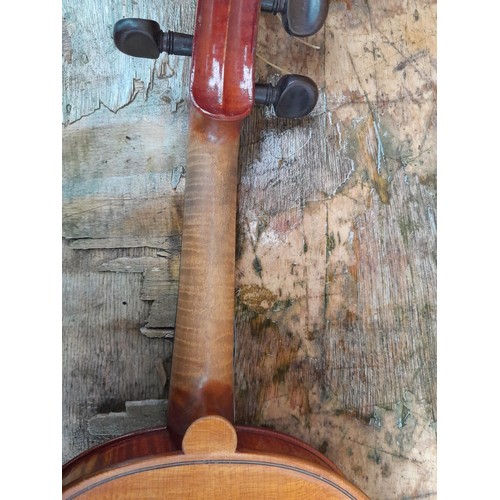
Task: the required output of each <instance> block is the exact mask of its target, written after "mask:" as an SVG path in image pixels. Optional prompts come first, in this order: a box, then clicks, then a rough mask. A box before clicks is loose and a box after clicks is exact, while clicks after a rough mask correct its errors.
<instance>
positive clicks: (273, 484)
mask: <svg viewBox="0 0 500 500" xmlns="http://www.w3.org/2000/svg"><path fill="white" fill-rule="evenodd" d="M240 438H242V439H241V440H242V441H243V444H244V446H243V449H242V446H240V444H239V441H240ZM127 450H129V453H127ZM125 457H126V458H125ZM124 458H125V459H124ZM311 458H312V459H311ZM63 485H64V488H63V498H64V499H67V500H71V499H75V498H88V499H90V498H99V499H105V500H111V499H114V498H148V499H156V498H165V496H168V497H173V498H190V499H200V500H201V499H214V500H215V499H225V498H234V499H237V498H241V499H243V498H245V499H247V498H255V499H258V498H267V499H283V500H285V499H286V500H288V499H290V500H292V499H297V500H299V499H300V500H306V499H314V498H318V497H321V498H331V499H352V500H355V499H359V500H362V499H366V498H367V497H366V496H365V495H364V494H363V493H362V492H361V491H359V490H358V488H356V487H354V486H353V485H351V484H349V482H348V481H346V480H345V478H344V477H343V476H342V474H339V472H338V471H337V469H336V468H335V466H333V464H331V466H330V463H329V461H328V460H327V459H325V458H324V457H322V456H321V455H320V454H319V453H318V452H316V451H314V450H313V449H311V448H310V447H308V446H307V445H304V444H303V443H301V442H299V441H297V440H295V439H293V438H290V437H288V436H283V435H279V434H278V433H276V432H273V431H268V430H264V429H251V428H250V429H246V428H240V427H238V428H236V429H235V428H234V427H233V425H232V424H231V423H230V422H229V421H228V420H226V419H224V418H222V417H219V416H209V417H203V418H200V419H199V420H196V421H195V422H194V423H193V424H192V425H191V426H190V427H189V428H188V430H187V432H186V434H185V436H184V439H183V441H182V451H181V450H178V451H175V450H173V449H171V441H170V439H169V434H168V432H167V430H166V429H156V430H149V431H144V432H138V433H136V434H134V435H129V436H124V437H122V438H119V439H115V440H112V441H111V442H109V443H107V444H104V445H101V446H99V447H96V448H95V449H93V450H91V451H89V452H86V453H84V454H82V455H80V456H79V457H78V458H77V459H75V460H72V461H71V462H70V463H68V464H67V465H66V466H65V467H64V469H63Z"/></svg>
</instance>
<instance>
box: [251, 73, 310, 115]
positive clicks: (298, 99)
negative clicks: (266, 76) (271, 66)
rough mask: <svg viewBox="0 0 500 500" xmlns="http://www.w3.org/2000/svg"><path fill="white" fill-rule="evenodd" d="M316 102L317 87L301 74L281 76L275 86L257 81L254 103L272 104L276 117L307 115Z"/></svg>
mask: <svg viewBox="0 0 500 500" xmlns="http://www.w3.org/2000/svg"><path fill="white" fill-rule="evenodd" d="M317 102H318V87H317V86H316V84H315V83H314V81H313V80H311V79H310V78H308V77H307V76H302V75H285V76H282V77H281V78H280V79H279V81H278V83H277V84H276V86H273V85H271V84H262V83H257V84H256V86H255V104H257V105H261V106H269V105H271V104H272V105H273V108H274V112H275V113H276V116H277V117H278V118H301V117H303V116H306V115H308V114H309V113H310V112H311V111H312V110H313V109H314V107H315V106H316V103H317Z"/></svg>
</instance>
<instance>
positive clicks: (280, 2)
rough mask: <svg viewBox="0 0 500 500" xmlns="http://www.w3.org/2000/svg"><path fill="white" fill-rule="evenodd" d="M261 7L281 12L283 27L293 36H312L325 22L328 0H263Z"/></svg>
mask: <svg viewBox="0 0 500 500" xmlns="http://www.w3.org/2000/svg"><path fill="white" fill-rule="evenodd" d="M261 9H262V11H264V12H271V13H273V14H277V13H280V14H281V18H282V21H283V27H284V28H285V30H286V32H287V33H288V34H289V35H292V36H298V37H304V36H311V35H314V33H316V32H318V31H319V30H320V29H321V27H322V26H323V24H324V23H325V20H326V16H327V14H328V0H262V3H261Z"/></svg>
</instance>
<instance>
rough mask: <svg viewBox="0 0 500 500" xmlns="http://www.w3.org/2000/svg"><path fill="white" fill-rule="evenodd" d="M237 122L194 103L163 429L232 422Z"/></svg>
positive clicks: (179, 433) (175, 432) (177, 431)
mask: <svg viewBox="0 0 500 500" xmlns="http://www.w3.org/2000/svg"><path fill="white" fill-rule="evenodd" d="M240 128H241V122H238V121H220V120H214V119H212V118H209V117H207V116H205V115H203V114H201V113H200V112H199V111H198V110H197V109H196V108H194V106H193V108H192V109H191V113H190V123H189V147H188V162H187V169H186V189H185V197H184V198H185V205H184V224H183V228H182V248H181V263H180V271H179V294H178V300H177V316H176V322H175V342H174V357H173V359H172V372H171V377H170V387H169V396H168V415H167V421H168V428H169V430H170V432H171V434H172V436H176V437H178V438H180V437H181V436H183V435H184V433H185V432H186V429H187V428H188V427H189V426H190V425H191V424H192V423H193V422H194V421H195V420H196V419H198V418H200V417H204V416H206V415H214V414H215V415H221V416H223V417H225V418H227V419H228V420H229V421H231V422H234V399H233V394H234V389H233V387H234V371H233V364H234V363H233V351H234V273H235V247H236V203H237V186H238V149H239V142H240Z"/></svg>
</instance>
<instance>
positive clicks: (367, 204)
mask: <svg viewBox="0 0 500 500" xmlns="http://www.w3.org/2000/svg"><path fill="white" fill-rule="evenodd" d="M63 15H64V21H63V28H64V31H63V40H64V44H63V48H64V54H63V64H64V71H63V85H64V95H63V114H64V122H65V127H64V130H63V155H64V157H63V167H64V200H63V217H64V218H63V231H64V238H65V240H64V273H63V280H64V316H63V321H64V324H63V326H64V337H63V342H64V345H63V347H64V356H63V361H64V394H65V400H64V407H63V412H64V413H63V422H64V439H63V444H64V460H67V459H69V458H71V457H73V456H74V455H76V454H77V453H79V452H81V451H83V450H84V449H86V448H88V447H89V446H91V445H93V444H96V443H98V442H102V441H103V440H106V439H108V438H107V437H106V436H96V435H93V434H92V433H91V432H89V429H88V420H89V419H90V418H91V417H93V416H95V415H96V414H98V413H107V412H109V411H121V410H123V408H124V403H125V401H128V400H140V399H151V398H153V399H161V398H164V397H165V394H166V392H165V386H166V385H167V384H168V379H167V375H166V373H167V372H168V370H169V366H168V363H169V358H170V347H169V341H168V340H164V339H163V337H164V336H165V335H172V333H173V327H174V321H175V304H176V299H177V296H176V294H177V285H178V269H179V261H178V258H179V253H180V246H179V242H180V236H181V227H182V212H183V208H182V206H183V192H184V182H185V180H184V169H185V165H186V151H187V133H186V131H187V124H188V115H187V108H186V107H185V104H184V102H185V99H186V98H187V93H186V92H187V91H188V87H187V81H188V80H187V77H188V67H187V66H186V65H185V64H184V62H183V60H182V59H181V58H178V57H167V56H162V58H161V59H160V60H159V61H158V62H157V63H156V64H155V65H154V66H152V63H149V62H147V61H140V60H131V58H126V57H125V56H123V58H122V57H121V55H120V54H117V53H116V52H115V49H114V48H113V46H112V39H111V34H110V32H109V30H110V29H111V28H112V25H113V23H114V21H115V20H116V18H120V17H128V16H136V17H149V18H153V19H157V20H158V21H159V22H160V24H161V25H162V27H164V28H169V29H174V30H177V31H185V32H192V28H193V26H194V2H189V1H187V2H172V3H171V2H168V3H167V4H166V3H165V2H163V1H159V0H152V1H151V2H148V3H147V4H135V3H132V2H125V3H123V2H116V1H111V0H106V1H105V2H96V1H92V0H88V1H86V2H84V3H82V2H74V1H73V0H63ZM435 16H436V4H435V2H428V1H423V0H418V1H416V2H413V3H408V2H406V1H400V0H398V1H396V0H381V1H379V2H361V1H353V2H331V3H330V13H329V16H328V19H327V24H326V26H325V29H324V30H322V31H321V32H320V33H318V34H317V35H315V36H314V37H312V38H311V39H307V40H306V41H307V42H308V43H310V44H311V45H313V46H315V47H319V49H316V48H314V47H311V46H306V45H304V44H303V43H301V42H298V41H297V40H294V39H292V38H290V37H288V36H286V35H285V34H284V32H283V30H282V28H281V26H280V20H279V19H278V18H276V17H274V16H261V18H260V26H259V40H258V47H257V53H258V56H259V57H258V65H257V68H256V69H257V75H256V76H257V77H258V78H259V79H261V80H262V81H265V80H267V79H269V78H271V79H277V78H278V77H279V75H281V74H283V73H285V72H297V73H304V74H306V75H308V76H310V77H312V78H313V79H315V80H316V81H317V82H318V85H319V87H320V93H321V95H320V101H319V103H318V106H317V108H316V110H315V112H314V114H313V116H312V117H311V118H309V119H307V120H304V121H301V122H300V123H299V124H297V123H294V122H289V121H285V122H283V121H278V120H276V119H275V118H273V116H272V113H271V112H268V111H264V110H256V111H255V112H254V113H252V115H251V116H250V117H249V118H248V119H247V120H246V121H245V123H244V125H243V131H242V140H241V149H240V166H239V168H240V172H241V176H240V185H239V195H238V205H239V215H238V254H237V261H236V264H237V295H236V304H237V309H236V338H237V342H238V350H237V352H241V353H242V355H241V357H239V358H238V359H237V363H236V402H237V406H236V421H237V422H246V423H251V424H254V425H266V426H271V427H273V428H275V429H279V430H281V431H284V432H286V433H288V434H292V435H294V436H298V437H300V438H301V439H303V440H305V441H307V442H308V443H310V444H312V445H313V446H315V447H316V448H318V449H321V450H322V451H323V452H324V453H325V454H326V455H327V456H328V457H329V458H331V459H334V460H335V462H336V463H337V464H338V465H339V467H340V468H341V470H343V471H344V472H345V473H346V474H347V475H348V476H349V477H350V478H352V479H353V480H355V482H356V483H357V484H359V485H360V486H361V487H362V488H363V489H364V490H365V491H366V492H367V493H368V494H369V495H370V497H371V498H380V499H383V500H390V499H399V498H402V497H404V496H414V497H418V496H425V498H434V497H435V491H436V467H435V463H436V451H435V450H436V413H435V405H436V396H435V393H436V383H435V368H436V363H435V315H436V307H435V282H436V276H435V268H436V261H435V251H436V246H435V223H436V198H435V195H436V155H435V142H436V136H435V130H436V123H435V115H436V113H435V105H436V98H435V96H436V94H435V85H436V49H435V34H436V28H435ZM262 58H264V59H265V60H266V61H269V62H270V63H272V64H273V65H274V66H277V67H278V68H280V69H277V68H275V67H274V66H270V65H269V64H267V63H266V62H265V61H263V59H262ZM124 302H126V305H125V304H124ZM141 330H142V331H143V332H144V334H147V335H149V336H150V337H151V336H153V335H155V336H156V337H154V338H146V337H144V335H142V334H141V333H140V331H141ZM243 351H245V354H244V355H243ZM255 368H257V370H255Z"/></svg>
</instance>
